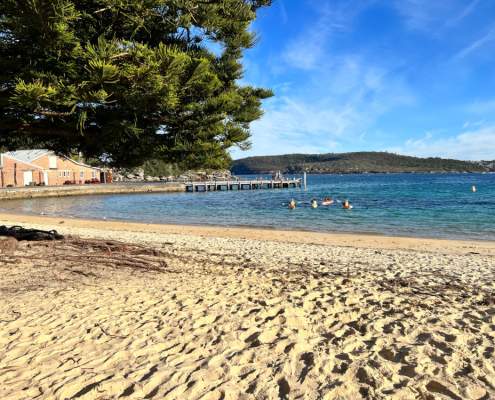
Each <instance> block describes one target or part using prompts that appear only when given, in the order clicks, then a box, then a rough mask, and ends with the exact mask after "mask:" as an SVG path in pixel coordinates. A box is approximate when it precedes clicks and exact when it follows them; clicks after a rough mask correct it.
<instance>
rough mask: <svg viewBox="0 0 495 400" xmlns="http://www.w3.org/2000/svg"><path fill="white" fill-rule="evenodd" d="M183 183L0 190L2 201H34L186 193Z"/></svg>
mask: <svg viewBox="0 0 495 400" xmlns="http://www.w3.org/2000/svg"><path fill="white" fill-rule="evenodd" d="M185 190H186V187H185V185H184V184H182V183H157V184H147V183H142V184H114V183H112V184H96V185H67V186H36V187H23V188H5V189H0V200H13V199H32V198H39V197H63V196H84V195H93V194H117V193H121V194H126V193H163V192H185Z"/></svg>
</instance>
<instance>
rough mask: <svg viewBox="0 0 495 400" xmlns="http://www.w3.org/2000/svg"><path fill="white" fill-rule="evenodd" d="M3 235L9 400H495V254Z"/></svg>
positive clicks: (59, 223) (100, 231)
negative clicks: (31, 238) (47, 239)
mask: <svg viewBox="0 0 495 400" xmlns="http://www.w3.org/2000/svg"><path fill="white" fill-rule="evenodd" d="M0 225H22V226H26V227H33V228H41V229H56V230H58V231H59V232H60V233H63V234H65V235H70V236H71V237H68V238H67V239H66V240H64V241H55V242H18V243H16V242H14V241H12V240H2V241H1V242H0V248H1V254H0V274H1V277H2V278H1V280H0V398H1V399H117V398H118V399H491V398H495V353H494V351H495V242H489V241H478V242H474V241H449V240H434V239H416V238H400V237H385V236H372V235H345V234H326V233H311V232H292V231H276V230H256V229H243V228H216V227H192V226H174V225H152V224H138V223H125V222H113V221H89V220H76V219H67V218H53V217H52V218H49V217H38V216H21V215H9V214H0Z"/></svg>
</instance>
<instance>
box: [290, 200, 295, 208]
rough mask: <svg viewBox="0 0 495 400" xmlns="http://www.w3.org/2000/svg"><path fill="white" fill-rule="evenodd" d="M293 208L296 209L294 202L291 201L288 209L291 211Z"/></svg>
mask: <svg viewBox="0 0 495 400" xmlns="http://www.w3.org/2000/svg"><path fill="white" fill-rule="evenodd" d="M294 208H296V201H295V200H294V199H292V200H291V201H290V203H289V209H290V210H293V209H294Z"/></svg>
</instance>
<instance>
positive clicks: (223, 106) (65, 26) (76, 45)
mask: <svg viewBox="0 0 495 400" xmlns="http://www.w3.org/2000/svg"><path fill="white" fill-rule="evenodd" d="M269 4H270V0H1V1H0V146H4V147H5V148H11V149H13V148H21V147H44V148H49V149H53V150H55V151H57V152H63V153H67V154H69V153H71V152H74V151H76V152H79V151H81V152H83V153H84V155H85V156H86V157H103V158H104V159H105V160H107V161H110V163H111V164H113V165H116V166H128V167H132V166H136V165H141V164H142V163H143V161H145V160H147V159H162V160H166V161H167V162H172V163H180V164H181V165H184V166H185V167H188V168H196V167H204V168H224V167H226V166H227V165H228V164H229V163H230V157H229V155H228V149H229V148H231V147H232V146H239V147H241V148H246V147H248V146H249V136H250V131H249V125H250V123H251V122H252V121H254V120H256V119H258V118H259V117H260V116H261V115H262V110H261V102H262V100H263V99H265V98H267V97H270V96H271V95H272V92H271V91H270V90H266V89H261V88H253V87H250V86H241V85H240V84H239V80H240V79H241V78H242V76H243V69H242V64H241V57H242V53H243V51H244V50H245V49H247V48H250V47H252V46H253V45H254V41H255V40H254V39H255V38H254V35H253V33H252V32H250V30H249V26H250V24H251V22H252V21H253V20H254V19H255V17H256V12H257V10H258V9H259V8H260V7H262V6H268V5H269Z"/></svg>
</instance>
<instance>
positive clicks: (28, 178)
mask: <svg viewBox="0 0 495 400" xmlns="http://www.w3.org/2000/svg"><path fill="white" fill-rule="evenodd" d="M32 182H33V171H24V186H28V185H30V184H31V183H32Z"/></svg>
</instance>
